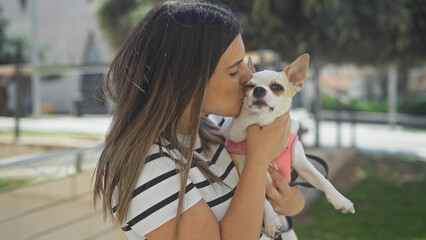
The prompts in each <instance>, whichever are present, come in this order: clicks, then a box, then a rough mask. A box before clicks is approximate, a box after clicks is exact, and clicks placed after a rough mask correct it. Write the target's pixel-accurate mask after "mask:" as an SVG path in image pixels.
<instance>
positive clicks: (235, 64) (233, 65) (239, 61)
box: [228, 59, 243, 69]
mask: <svg viewBox="0 0 426 240" xmlns="http://www.w3.org/2000/svg"><path fill="white" fill-rule="evenodd" d="M242 61H243V59H240V60H238V61H236V62H235V63H234V64H232V65H231V66H230V67H228V69H230V68H233V67H236V66H238V64H240V63H241V62H242Z"/></svg>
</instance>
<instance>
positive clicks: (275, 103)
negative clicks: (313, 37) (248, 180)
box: [222, 54, 355, 237]
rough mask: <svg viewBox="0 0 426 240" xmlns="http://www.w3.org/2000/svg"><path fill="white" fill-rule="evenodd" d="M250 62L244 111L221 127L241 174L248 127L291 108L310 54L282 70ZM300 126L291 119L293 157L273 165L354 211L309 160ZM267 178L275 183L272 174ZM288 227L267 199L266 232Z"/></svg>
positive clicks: (265, 122) (263, 123)
mask: <svg viewBox="0 0 426 240" xmlns="http://www.w3.org/2000/svg"><path fill="white" fill-rule="evenodd" d="M248 65H249V68H250V69H251V70H252V72H253V77H252V79H250V80H249V81H248V82H247V83H246V84H245V85H244V88H245V97H244V102H243V106H242V109H241V112H240V114H239V116H237V117H235V118H231V119H227V120H226V121H225V122H224V124H223V127H222V133H223V135H224V136H225V137H226V139H227V141H226V144H225V145H226V147H227V149H228V151H229V152H230V155H231V158H232V160H233V162H234V163H235V165H236V167H237V169H238V172H239V173H240V174H241V173H242V171H243V168H244V163H245V155H244V153H243V152H244V147H243V149H241V147H240V145H241V142H243V141H244V140H245V139H246V137H247V127H248V126H250V125H252V124H258V125H259V126H261V127H263V126H266V125H268V124H270V123H272V122H273V121H274V120H275V118H277V117H279V116H281V115H283V114H284V113H286V112H288V111H289V110H290V108H291V103H292V98H293V96H294V95H295V94H296V93H297V92H299V91H300V90H301V89H302V87H303V83H304V80H305V79H306V76H307V73H308V65H309V55H308V54H304V55H302V56H300V57H299V58H297V59H296V60H295V61H294V62H292V63H291V64H290V65H289V66H287V67H286V68H285V69H284V70H283V71H282V72H275V71H269V70H264V71H260V72H256V71H255V69H254V66H253V64H252V62H251V59H249V63H248ZM298 128H299V125H298V123H297V122H296V121H295V120H294V119H291V130H290V132H291V135H290V141H289V145H288V147H287V150H286V151H290V152H288V153H287V154H286V155H289V157H290V159H289V160H287V162H288V164H285V163H284V164H283V163H280V162H277V159H276V160H274V161H273V162H272V163H271V165H273V166H274V167H275V168H276V169H277V170H279V172H280V173H281V175H283V176H284V177H285V179H286V180H287V181H288V182H290V179H291V177H290V172H291V170H292V169H293V170H295V171H296V172H297V173H298V174H299V176H300V177H302V178H303V179H305V180H306V181H307V182H309V183H310V184H312V185H313V186H314V187H316V188H317V189H319V190H321V191H323V192H324V193H325V196H326V197H327V200H328V201H329V202H330V203H331V204H332V205H333V206H334V208H335V209H337V210H340V211H341V212H343V213H348V212H350V213H355V209H354V206H353V203H352V202H351V201H350V200H349V199H347V198H345V197H344V196H343V195H342V194H341V193H339V192H338V191H337V190H336V189H335V188H334V187H333V185H332V184H331V183H330V182H329V181H328V180H327V179H326V178H325V177H324V176H323V175H322V174H321V173H320V172H319V171H318V170H317V169H316V168H315V167H314V166H313V165H312V164H311V162H310V161H308V159H307V158H306V155H305V151H304V149H303V146H302V143H301V142H300V141H299V140H298V138H297V130H298ZM243 145H244V143H243ZM281 155H283V154H281ZM281 155H280V156H281ZM279 158H280V157H279ZM280 161H284V160H282V159H281V160H280ZM279 168H282V169H279ZM268 181H269V182H270V183H272V179H271V176H270V175H269V174H268ZM287 226H288V223H287V220H286V218H285V217H284V216H279V215H278V214H277V213H275V212H274V210H273V208H272V206H271V204H270V203H269V202H268V200H267V199H265V209H264V227H265V229H264V230H265V233H266V235H267V236H268V237H275V236H276V235H277V234H278V233H280V232H281V230H285V228H286V227H287Z"/></svg>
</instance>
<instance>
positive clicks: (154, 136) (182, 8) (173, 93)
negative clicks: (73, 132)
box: [93, 1, 242, 238]
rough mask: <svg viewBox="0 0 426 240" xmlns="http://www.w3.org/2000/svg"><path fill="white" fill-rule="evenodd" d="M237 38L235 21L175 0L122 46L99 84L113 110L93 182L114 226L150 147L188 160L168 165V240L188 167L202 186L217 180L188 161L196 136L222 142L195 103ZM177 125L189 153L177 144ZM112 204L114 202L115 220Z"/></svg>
mask: <svg viewBox="0 0 426 240" xmlns="http://www.w3.org/2000/svg"><path fill="white" fill-rule="evenodd" d="M241 31H242V29H241V26H240V24H239V22H238V20H237V19H236V18H235V16H234V15H233V14H232V13H231V12H230V11H228V10H226V9H224V8H221V7H218V6H215V5H212V4H208V3H197V2H186V1H185V2H182V1H181V2H178V1H176V2H164V3H160V4H158V5H157V6H155V7H154V8H153V9H152V10H151V11H150V12H148V14H147V15H146V16H145V17H144V18H143V19H142V20H141V21H140V22H139V24H138V25H137V26H136V27H135V29H134V30H133V32H132V33H131V34H130V36H129V37H128V38H127V39H126V40H125V42H124V44H123V46H122V47H121V48H120V49H119V50H118V52H117V54H116V56H115V58H114V59H113V61H112V63H111V66H110V68H109V70H108V72H107V74H106V76H105V81H104V90H105V93H106V94H107V96H108V97H109V98H110V99H111V100H112V101H113V102H114V103H115V112H114V117H113V121H112V124H111V126H110V130H109V133H108V134H107V136H106V140H105V148H104V150H103V152H102V154H101V156H100V158H99V161H98V164H97V167H96V169H95V174H94V178H93V179H94V203H95V205H96V204H97V202H98V201H101V206H102V212H103V214H104V217H108V216H110V217H111V218H112V219H113V221H114V222H115V223H116V224H117V225H121V224H123V223H124V221H125V220H126V216H127V212H128V210H129V205H130V201H131V199H132V194H133V190H134V188H135V185H136V182H137V180H138V178H139V175H140V174H141V171H142V169H143V167H144V163H145V158H146V157H147V154H148V152H149V150H150V148H151V145H152V144H153V143H154V142H155V141H161V140H164V139H165V140H167V142H169V143H170V144H171V146H172V148H175V149H177V150H178V151H179V152H180V153H181V154H182V155H183V157H184V158H185V159H187V161H182V159H174V160H175V162H176V165H177V166H178V169H179V171H180V176H181V189H180V193H179V203H178V209H177V213H176V225H175V238H176V237H177V230H178V224H179V220H180V214H181V211H182V199H183V195H184V192H185V186H186V179H187V177H188V173H189V168H190V166H191V164H196V166H198V167H199V168H200V169H201V170H202V172H203V173H204V174H205V175H206V176H207V177H208V179H209V180H211V181H220V179H219V178H218V177H217V176H216V175H214V174H213V173H212V172H211V171H209V170H208V168H207V167H206V166H205V164H203V162H202V161H201V160H198V159H196V158H194V159H193V150H194V145H195V139H196V135H197V130H198V134H199V136H200V139H201V142H202V145H203V147H207V146H208V145H207V144H208V143H210V142H215V143H217V142H220V141H222V140H223V139H222V138H221V137H220V135H219V134H218V133H217V132H215V130H216V129H215V127H214V126H212V125H211V124H209V123H208V121H205V119H204V118H202V119H201V120H200V116H201V103H202V99H203V95H204V89H205V88H206V85H207V82H208V80H209V79H210V77H211V76H212V74H213V71H214V69H215V68H216V66H217V64H218V62H219V59H220V57H221V56H222V54H223V53H224V52H225V50H226V49H227V47H228V46H229V45H230V44H231V42H232V41H233V40H234V39H235V37H236V36H237V35H238V34H241ZM182 126H183V128H184V129H186V130H187V132H186V133H185V135H186V138H187V139H186V140H187V141H186V142H189V148H188V146H183V145H182V144H180V142H181V141H180V142H179V141H178V139H177V130H178V127H182ZM160 151H168V150H167V149H164V148H162V149H161V150H160ZM171 155H172V154H171ZM193 160H194V161H193ZM115 191H117V193H118V194H117V195H116V193H114V192H115ZM113 197H116V200H117V203H118V204H117V206H115V210H116V212H115V217H114V213H113V211H112V207H114V206H112V203H111V202H112V199H113Z"/></svg>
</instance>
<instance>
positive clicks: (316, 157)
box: [289, 154, 328, 188]
mask: <svg viewBox="0 0 426 240" xmlns="http://www.w3.org/2000/svg"><path fill="white" fill-rule="evenodd" d="M306 157H307V158H310V159H312V160H314V161H316V162H318V163H319V164H321V166H322V167H323V168H324V170H325V176H324V177H325V178H326V179H327V178H328V164H327V162H325V161H324V159H322V158H320V157H318V156H315V155H311V154H306ZM298 176H299V174H297V172H296V171H294V170H293V171H292V172H291V182H290V184H289V185H290V186H295V185H300V186H303V187H308V188H315V187H314V186H312V185H311V184H310V183H307V182H296V179H297V177H298Z"/></svg>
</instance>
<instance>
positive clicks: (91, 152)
mask: <svg viewBox="0 0 426 240" xmlns="http://www.w3.org/2000/svg"><path fill="white" fill-rule="evenodd" d="M102 149H103V145H98V146H95V147H88V148H77V149H70V150H60V151H54V152H49V153H42V154H31V155H24V156H18V157H11V158H6V159H2V160H1V161H0V180H1V181H3V184H7V183H8V182H9V183H10V182H11V181H14V182H15V184H13V185H16V186H11V187H9V188H8V190H10V188H16V187H18V186H22V185H26V186H27V185H32V184H35V183H41V182H46V181H51V180H54V179H59V178H63V177H67V176H72V175H75V174H78V173H81V172H83V171H89V170H93V169H94V167H95V165H96V162H97V160H98V158H99V155H100V152H101V150H102Z"/></svg>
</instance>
